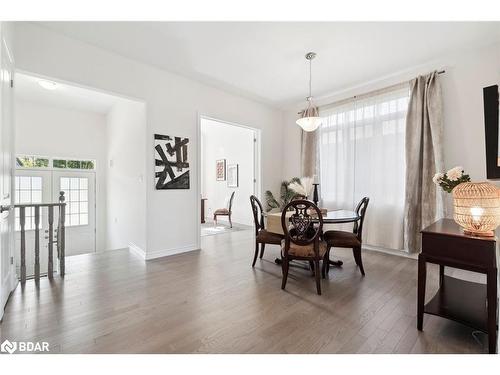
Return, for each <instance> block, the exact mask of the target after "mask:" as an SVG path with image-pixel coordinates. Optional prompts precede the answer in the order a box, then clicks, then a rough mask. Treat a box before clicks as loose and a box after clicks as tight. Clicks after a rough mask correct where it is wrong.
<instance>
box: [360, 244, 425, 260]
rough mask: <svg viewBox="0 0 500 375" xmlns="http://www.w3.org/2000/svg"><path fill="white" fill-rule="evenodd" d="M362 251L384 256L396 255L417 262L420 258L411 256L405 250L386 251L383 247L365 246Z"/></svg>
mask: <svg viewBox="0 0 500 375" xmlns="http://www.w3.org/2000/svg"><path fill="white" fill-rule="evenodd" d="M362 249H363V250H368V251H376V252H378V253H384V254H388V255H395V256H398V257H402V258H409V259H415V260H417V258H418V254H410V253H407V252H406V251H403V250H392V249H385V248H382V247H377V246H370V245H363V246H362Z"/></svg>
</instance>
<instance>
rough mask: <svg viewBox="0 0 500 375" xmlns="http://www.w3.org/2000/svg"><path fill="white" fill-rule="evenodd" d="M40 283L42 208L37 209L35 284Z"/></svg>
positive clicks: (37, 207)
mask: <svg viewBox="0 0 500 375" xmlns="http://www.w3.org/2000/svg"><path fill="white" fill-rule="evenodd" d="M39 281H40V207H39V206H36V207H35V282H37V283H38V282H39Z"/></svg>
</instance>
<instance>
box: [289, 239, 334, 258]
mask: <svg viewBox="0 0 500 375" xmlns="http://www.w3.org/2000/svg"><path fill="white" fill-rule="evenodd" d="M327 249H328V246H327V245H326V242H325V241H319V256H320V257H324V256H325V254H326V251H327ZM284 251H285V240H282V241H281V253H282V254H283V255H284ZM288 254H290V255H292V256H295V257H314V255H315V254H314V244H313V243H310V244H307V245H298V244H296V243H293V242H290V249H289V250H288Z"/></svg>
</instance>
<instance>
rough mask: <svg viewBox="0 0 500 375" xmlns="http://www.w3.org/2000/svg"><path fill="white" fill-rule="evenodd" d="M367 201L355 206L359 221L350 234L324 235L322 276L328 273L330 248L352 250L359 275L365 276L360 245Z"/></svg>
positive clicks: (365, 199) (338, 231) (334, 231)
mask: <svg viewBox="0 0 500 375" xmlns="http://www.w3.org/2000/svg"><path fill="white" fill-rule="evenodd" d="M369 201H370V198H368V197H364V198H363V199H361V201H360V202H359V203H358V205H357V206H356V213H357V214H358V216H359V220H358V221H356V222H355V223H354V227H353V231H352V232H346V231H340V230H329V231H326V232H325V233H324V238H325V241H326V243H327V245H328V250H327V252H326V256H325V259H326V262H324V263H323V275H324V274H325V272H328V271H329V270H330V264H329V259H330V249H331V248H332V247H342V248H352V254H353V255H354V261H355V262H356V265H357V266H358V267H359V270H360V271H361V274H362V275H363V276H365V270H364V268H363V261H362V259H361V244H362V242H363V237H362V235H363V222H364V221H365V215H366V208H367V207H368V202H369Z"/></svg>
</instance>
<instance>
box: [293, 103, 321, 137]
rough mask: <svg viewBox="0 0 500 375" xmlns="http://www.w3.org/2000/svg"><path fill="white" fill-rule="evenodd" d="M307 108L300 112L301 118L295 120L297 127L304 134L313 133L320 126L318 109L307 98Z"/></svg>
mask: <svg viewBox="0 0 500 375" xmlns="http://www.w3.org/2000/svg"><path fill="white" fill-rule="evenodd" d="M308 101H309V106H308V107H307V109H306V110H304V111H303V112H302V117H301V118H299V119H298V120H297V125H299V126H300V127H301V128H302V129H303V130H304V131H306V132H313V131H315V130H316V129H318V127H319V126H320V125H321V117H319V114H318V107H315V106H314V105H313V104H312V100H311V99H309V98H308Z"/></svg>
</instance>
